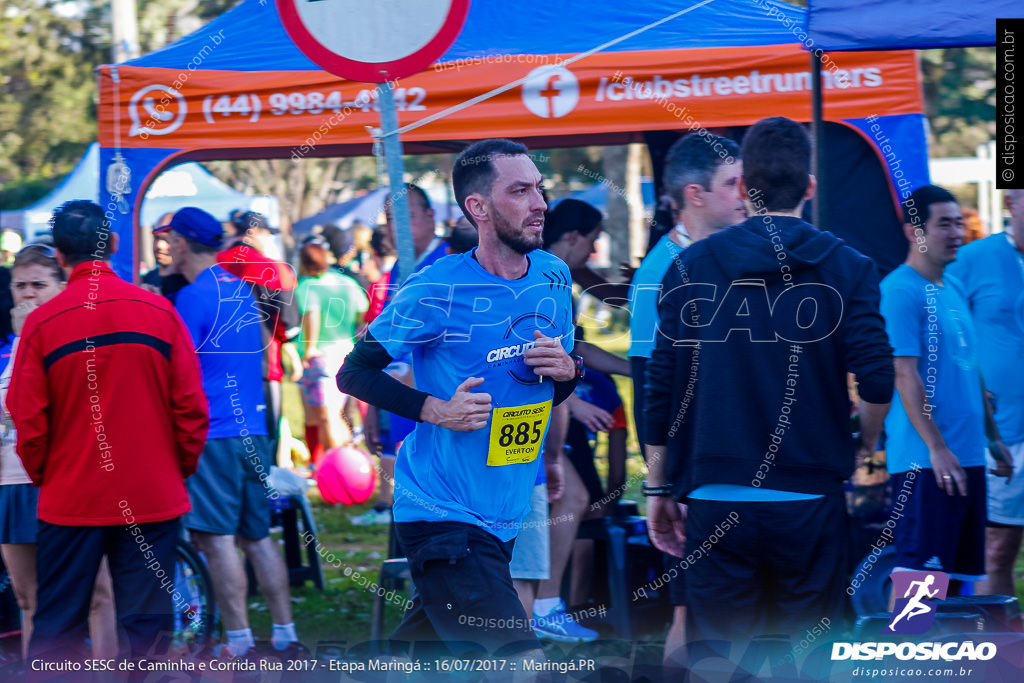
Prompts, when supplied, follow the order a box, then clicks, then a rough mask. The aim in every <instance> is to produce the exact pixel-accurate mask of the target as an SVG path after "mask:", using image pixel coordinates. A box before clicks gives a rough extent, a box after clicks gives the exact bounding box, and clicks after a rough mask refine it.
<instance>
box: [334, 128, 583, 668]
mask: <svg viewBox="0 0 1024 683" xmlns="http://www.w3.org/2000/svg"><path fill="white" fill-rule="evenodd" d="M542 180H543V179H542V177H541V175H540V173H539V172H538V171H537V167H536V166H534V164H533V162H532V161H531V160H530V157H529V156H528V153H527V149H526V147H524V146H523V145H521V144H518V143H515V142H512V141H510V140H484V141H481V142H478V143H476V144H474V145H472V146H470V147H469V148H468V149H466V150H465V151H464V152H463V153H462V154H460V155H459V157H458V158H457V159H456V161H455V166H454V170H453V173H452V183H453V185H454V189H455V198H456V200H457V201H458V202H459V205H460V207H461V208H462V210H463V213H464V214H465V215H466V217H467V218H468V219H469V220H470V221H472V222H473V223H474V224H475V225H476V226H477V228H478V229H479V231H480V246H479V247H477V248H475V249H473V250H472V251H470V252H467V253H465V254H456V255H451V256H448V257H445V258H443V259H441V260H439V261H438V262H437V263H435V264H434V265H432V266H430V267H429V268H426V269H424V270H422V271H420V272H419V273H417V274H416V275H414V276H412V277H411V278H409V280H408V281H407V282H406V283H405V284H404V285H403V287H402V288H401V289H400V290H399V292H398V294H397V295H396V296H395V299H394V301H393V302H392V303H391V305H389V306H388V307H387V308H386V309H385V310H384V312H383V313H382V314H381V315H380V316H379V317H378V318H377V319H376V320H374V321H373V323H372V324H371V325H370V327H369V330H368V331H367V334H366V336H365V337H364V338H363V339H362V340H361V341H360V342H359V344H357V346H356V349H355V350H354V351H353V352H352V354H351V355H350V356H349V357H348V359H347V360H346V362H345V365H344V366H343V367H342V369H341V372H340V373H339V375H338V386H339V387H340V388H341V390H342V391H343V392H345V393H346V394H349V395H352V396H355V397H357V398H359V399H361V400H364V401H367V402H368V403H373V404H376V405H378V406H379V405H387V406H388V408H389V410H392V411H393V412H395V413H397V414H398V415H402V416H404V417H407V418H409V419H412V420H415V421H416V422H417V423H418V424H417V425H416V428H415V429H414V431H413V433H412V434H411V435H410V436H409V437H408V438H406V440H405V442H404V444H403V445H402V448H401V450H400V451H399V454H398V460H397V462H396V464H395V505H394V517H395V530H396V533H397V534H398V539H399V542H400V544H401V546H402V549H403V551H404V552H405V554H406V556H407V557H408V559H409V567H410V571H411V573H412V579H413V583H414V584H415V585H416V591H417V595H416V596H415V598H414V606H413V607H412V608H411V609H410V610H409V611H408V612H406V615H405V619H404V620H403V622H402V624H401V625H400V626H399V627H398V630H397V631H396V632H395V634H394V636H393V640H407V641H417V642H424V641H430V640H435V641H436V640H441V641H444V643H445V644H447V646H448V648H449V649H450V650H451V651H452V652H453V653H454V654H455V655H456V656H460V657H463V656H466V655H468V654H470V653H476V654H492V653H493V652H494V651H495V650H497V649H498V648H500V647H502V646H508V647H507V648H506V649H505V653H506V654H511V653H513V652H517V651H522V652H530V653H531V654H530V656H533V657H542V656H543V655H542V653H540V651H539V644H538V643H537V640H536V637H535V636H534V635H533V631H532V629H531V628H530V625H529V621H528V619H527V616H526V612H525V611H524V610H523V606H522V604H521V603H520V601H519V598H518V596H517V594H516V591H515V589H514V588H513V584H512V579H511V577H510V574H509V561H510V559H511V556H512V547H513V544H514V542H515V537H516V533H517V530H518V527H519V524H520V522H521V521H522V519H523V517H524V516H525V515H526V513H527V511H528V509H529V498H530V494H531V492H532V490H533V485H534V481H535V479H536V476H537V468H538V467H539V466H540V464H541V462H542V458H540V457H539V456H540V451H541V446H542V443H543V439H544V435H545V433H546V431H547V427H548V420H549V417H550V414H551V409H552V406H553V405H556V404H558V403H560V402H561V401H563V400H564V399H565V398H567V397H568V396H569V394H570V393H572V390H573V387H574V386H575V383H576V375H577V372H578V371H577V364H576V363H575V362H574V361H573V359H572V358H570V356H569V355H568V351H570V350H571V349H572V344H573V325H572V319H571V316H572V311H571V301H570V289H569V287H570V278H569V271H568V268H566V266H565V264H564V263H563V262H562V261H560V260H558V259H557V258H555V257H553V256H551V255H550V254H548V253H546V252H544V251H542V250H540V249H539V247H540V246H541V243H542V233H543V228H544V209H545V208H546V205H545V202H544V198H543V196H542V195H541V183H542ZM406 353H410V354H411V355H412V359H413V369H414V372H415V377H416V387H417V388H416V389H413V388H410V387H407V386H405V385H403V384H402V383H401V382H399V381H397V380H395V379H393V378H391V377H390V376H389V375H388V374H387V373H385V372H384V371H383V369H384V368H385V367H386V366H387V365H388V364H389V363H390V362H391V361H392V359H393V358H395V357H398V356H400V355H402V354H406Z"/></svg>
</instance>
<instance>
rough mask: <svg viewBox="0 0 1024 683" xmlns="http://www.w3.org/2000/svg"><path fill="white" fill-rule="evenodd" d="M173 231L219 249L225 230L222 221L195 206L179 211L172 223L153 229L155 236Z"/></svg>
mask: <svg viewBox="0 0 1024 683" xmlns="http://www.w3.org/2000/svg"><path fill="white" fill-rule="evenodd" d="M168 230H173V231H174V232H176V233H178V234H179V235H181V236H182V237H187V238H189V239H190V240H195V241H196V242H199V243H200V244H205V245H206V246H208V247H219V246H220V243H221V239H222V238H223V236H224V228H223V227H222V226H221V224H220V221H218V220H217V219H216V218H214V217H213V216H211V215H210V214H208V213H206V212H205V211H203V210H202V209H197V208H196V207H194V206H186V207H185V208H184V209H179V210H178V212H177V213H175V214H174V217H173V218H171V222H170V223H168V224H167V225H161V226H160V227H158V228H154V229H153V234H154V235H155V234H157V233H160V232H166V231H168Z"/></svg>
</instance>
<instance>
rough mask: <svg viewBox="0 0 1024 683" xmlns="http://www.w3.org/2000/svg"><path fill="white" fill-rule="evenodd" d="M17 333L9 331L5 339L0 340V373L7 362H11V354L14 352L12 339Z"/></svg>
mask: <svg viewBox="0 0 1024 683" xmlns="http://www.w3.org/2000/svg"><path fill="white" fill-rule="evenodd" d="M16 338H17V335H16V334H14V333H13V332H11V333H10V334H9V335H8V336H7V339H4V340H3V341H2V342H0V373H2V372H3V371H4V370H5V369H6V368H7V364H8V363H10V362H11V354H12V353H13V352H14V340H15V339H16Z"/></svg>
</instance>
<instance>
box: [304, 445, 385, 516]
mask: <svg viewBox="0 0 1024 683" xmlns="http://www.w3.org/2000/svg"><path fill="white" fill-rule="evenodd" d="M376 483H377V472H376V470H374V469H373V460H371V459H370V455H369V454H368V453H367V452H366V451H362V450H359V449H358V448H354V447H352V446H338V447H337V448H332V449H330V450H329V451H327V452H325V453H324V454H323V457H321V458H320V462H319V463H317V466H316V484H317V486H318V487H319V489H320V495H321V496H323V499H324V500H325V501H326V502H328V503H330V504H331V505H337V504H338V503H341V504H342V505H358V504H359V503H365V502H366V501H368V500H369V499H370V496H372V495H373V488H374V486H375V485H376Z"/></svg>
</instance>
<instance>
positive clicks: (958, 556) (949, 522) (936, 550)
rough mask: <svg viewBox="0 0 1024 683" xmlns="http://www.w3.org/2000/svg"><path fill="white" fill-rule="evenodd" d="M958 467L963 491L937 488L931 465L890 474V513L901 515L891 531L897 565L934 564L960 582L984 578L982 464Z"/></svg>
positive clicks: (923, 567) (929, 566)
mask: <svg viewBox="0 0 1024 683" xmlns="http://www.w3.org/2000/svg"><path fill="white" fill-rule="evenodd" d="M964 472H965V473H966V474H967V495H966V496H961V495H954V496H950V495H948V494H947V493H946V492H945V491H943V490H942V489H940V488H939V486H938V484H936V483H935V472H934V470H932V469H931V468H926V469H921V470H918V471H916V472H914V471H910V472H900V473H897V474H894V475H893V481H892V497H893V510H892V513H893V517H894V518H895V517H896V515H898V514H902V517H901V518H897V520H896V529H895V531H894V532H893V536H894V537H895V541H896V566H897V567H900V568H903V569H916V570H920V571H924V570H927V569H937V570H939V571H942V572H945V573H947V574H949V576H950V578H953V579H959V580H961V581H980V580H982V579H983V578H984V577H985V521H986V516H987V511H986V508H985V501H986V498H985V484H986V482H985V467H984V466H983V465H979V466H977V467H965V468H964ZM904 491H905V494H904V495H901V493H902V492H904ZM901 498H902V499H903V500H901ZM904 501H905V502H904Z"/></svg>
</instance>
